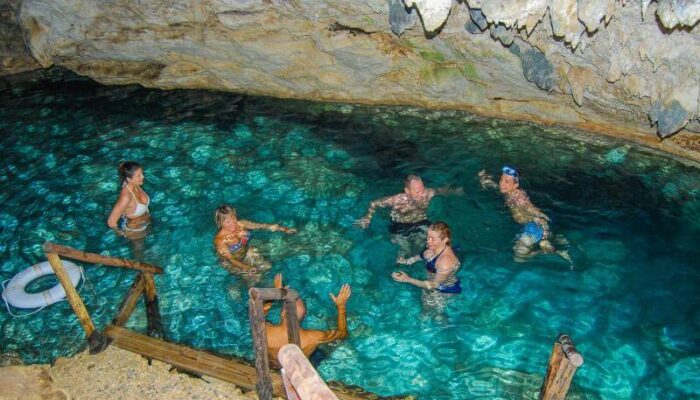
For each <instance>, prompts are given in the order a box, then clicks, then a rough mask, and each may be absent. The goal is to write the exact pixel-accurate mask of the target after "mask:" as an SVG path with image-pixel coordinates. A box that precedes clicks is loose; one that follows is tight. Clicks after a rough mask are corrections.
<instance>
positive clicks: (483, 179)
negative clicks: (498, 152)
mask: <svg viewBox="0 0 700 400" xmlns="http://www.w3.org/2000/svg"><path fill="white" fill-rule="evenodd" d="M479 183H480V184H481V187H482V188H484V189H496V188H497V187H498V184H496V182H495V181H494V180H493V177H492V176H491V175H489V174H488V173H487V172H486V170H485V169H482V170H481V171H479Z"/></svg>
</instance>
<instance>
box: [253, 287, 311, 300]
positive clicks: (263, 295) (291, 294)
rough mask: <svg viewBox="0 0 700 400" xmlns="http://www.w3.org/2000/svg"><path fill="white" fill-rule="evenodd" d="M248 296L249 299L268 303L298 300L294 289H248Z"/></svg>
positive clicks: (297, 294)
mask: <svg viewBox="0 0 700 400" xmlns="http://www.w3.org/2000/svg"><path fill="white" fill-rule="evenodd" d="M248 294H249V295H250V298H251V299H255V300H262V301H270V300H294V301H296V299H298V298H299V293H297V291H296V290H294V289H284V288H282V289H276V288H250V290H248Z"/></svg>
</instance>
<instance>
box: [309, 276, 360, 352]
mask: <svg viewBox="0 0 700 400" xmlns="http://www.w3.org/2000/svg"><path fill="white" fill-rule="evenodd" d="M346 286H347V285H343V288H345V287H346ZM347 287H348V289H347V293H348V294H347V296H348V297H349V296H350V294H349V292H350V287H349V286H347ZM343 290H344V289H341V293H340V294H338V297H337V298H335V297H334V301H335V300H336V299H340V297H341V296H342V295H343V294H342V293H343ZM345 302H347V298H345V300H344V301H343V302H342V303H340V304H338V303H336V306H337V308H338V329H331V330H327V331H317V330H304V331H302V332H303V335H304V339H303V340H302V341H303V342H306V343H314V344H321V343H328V342H332V341H334V340H342V339H345V338H346V337H348V318H347V314H346V311H345V304H346V303H345Z"/></svg>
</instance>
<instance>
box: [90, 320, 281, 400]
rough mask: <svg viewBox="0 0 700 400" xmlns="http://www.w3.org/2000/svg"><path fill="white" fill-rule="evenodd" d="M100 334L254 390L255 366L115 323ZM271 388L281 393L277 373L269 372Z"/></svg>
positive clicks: (118, 343)
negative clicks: (144, 333) (156, 337)
mask: <svg viewBox="0 0 700 400" xmlns="http://www.w3.org/2000/svg"><path fill="white" fill-rule="evenodd" d="M104 334H105V336H107V337H109V338H111V339H112V344H114V345H115V346H117V347H119V348H122V349H124V350H128V351H131V352H133V353H137V354H141V355H142V356H145V357H148V358H153V359H155V360H159V361H163V362H165V363H168V364H171V365H173V366H175V367H177V368H181V369H184V370H186V371H190V372H193V373H195V374H200V375H208V376H212V377H214V378H218V379H221V380H223V381H226V382H231V383H233V384H235V385H236V386H239V387H241V388H244V389H247V390H255V383H256V382H257V377H256V375H255V367H251V366H249V365H245V364H242V363H240V362H238V361H236V360H233V359H228V358H225V357H222V356H218V355H214V354H211V353H207V352H205V351H201V350H195V349H193V348H191V347H187V346H183V345H179V344H175V343H170V342H165V341H163V340H160V339H154V338H152V337H150V336H146V335H143V334H140V333H137V332H134V331H131V330H129V329H126V328H122V327H119V326H114V325H108V326H107V327H106V328H105V330H104ZM272 391H273V393H274V394H275V396H284V388H283V386H282V378H281V377H280V375H279V374H272Z"/></svg>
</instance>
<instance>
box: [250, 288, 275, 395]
mask: <svg viewBox="0 0 700 400" xmlns="http://www.w3.org/2000/svg"><path fill="white" fill-rule="evenodd" d="M248 295H249V296H250V299H249V300H248V315H249V317H250V330H251V332H252V334H253V348H254V350H255V372H256V374H257V376H258V382H257V384H256V389H257V392H258V399H259V400H271V399H272V377H271V376H270V366H269V364H268V354H267V331H266V329H265V314H264V313H263V300H262V299H261V298H260V297H259V296H258V291H257V290H256V289H255V288H251V289H250V290H249V291H248Z"/></svg>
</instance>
